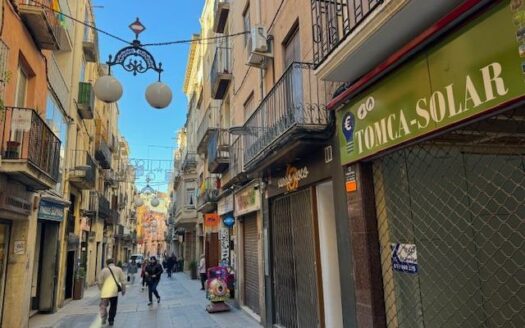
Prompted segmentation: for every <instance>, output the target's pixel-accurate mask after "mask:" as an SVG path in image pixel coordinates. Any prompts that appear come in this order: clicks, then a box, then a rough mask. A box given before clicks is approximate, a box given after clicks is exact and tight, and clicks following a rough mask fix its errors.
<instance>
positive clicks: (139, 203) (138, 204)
mask: <svg viewBox="0 0 525 328" xmlns="http://www.w3.org/2000/svg"><path fill="white" fill-rule="evenodd" d="M142 205H144V201H143V200H142V198H140V197H139V196H137V197H135V207H141V206H142Z"/></svg>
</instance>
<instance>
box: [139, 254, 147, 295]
mask: <svg viewBox="0 0 525 328" xmlns="http://www.w3.org/2000/svg"><path fill="white" fill-rule="evenodd" d="M148 264H149V261H148V259H145V260H144V262H143V263H142V268H141V270H140V277H141V278H142V291H144V286H145V285H146V282H147V281H146V267H147V266H148Z"/></svg>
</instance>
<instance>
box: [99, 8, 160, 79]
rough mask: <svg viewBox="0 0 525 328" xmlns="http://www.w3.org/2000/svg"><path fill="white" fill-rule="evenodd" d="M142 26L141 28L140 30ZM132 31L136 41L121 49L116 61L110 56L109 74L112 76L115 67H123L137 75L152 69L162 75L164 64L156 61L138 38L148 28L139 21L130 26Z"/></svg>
mask: <svg viewBox="0 0 525 328" xmlns="http://www.w3.org/2000/svg"><path fill="white" fill-rule="evenodd" d="M139 26H140V28H138V27H139ZM130 29H131V30H132V31H133V32H134V33H135V40H133V42H132V43H131V45H130V46H127V47H125V48H122V49H120V50H119V51H118V52H117V54H116V55H115V57H114V59H113V56H112V55H109V60H108V61H107V62H106V64H108V66H109V74H111V67H112V66H115V65H121V66H122V68H124V69H125V70H126V71H128V72H130V73H133V75H137V73H141V74H142V73H145V72H147V71H148V70H150V69H152V70H154V71H155V72H157V73H158V74H159V82H160V75H161V73H162V71H163V69H162V63H160V62H159V63H158V65H157V62H156V61H155V58H154V57H153V55H152V54H151V53H150V52H149V51H147V50H146V49H144V48H143V47H142V44H141V43H140V41H139V39H138V37H139V34H140V33H141V32H143V31H144V30H145V29H146V27H144V25H142V23H140V21H139V19H138V18H137V20H136V21H135V22H134V23H132V24H131V25H130Z"/></svg>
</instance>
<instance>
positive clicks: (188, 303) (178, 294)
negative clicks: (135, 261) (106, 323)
mask: <svg viewBox="0 0 525 328" xmlns="http://www.w3.org/2000/svg"><path fill="white" fill-rule="evenodd" d="M159 293H160V295H161V303H160V304H157V303H153V305H152V306H148V305H147V289H145V290H144V291H142V290H141V287H140V281H139V280H137V281H135V284H134V285H129V286H128V290H127V293H126V295H124V296H120V297H119V304H118V312H117V316H116V318H115V325H114V327H126V328H134V327H148V328H155V327H163V328H164V327H166V328H168V327H177V328H190V327H192V328H193V327H195V328H196V327H199V328H205V327H232V328H236V327H237V328H240V327H243V328H251V327H260V326H259V324H257V323H256V322H255V321H254V320H253V319H252V318H250V317H249V316H248V315H247V314H245V313H244V312H243V311H239V310H237V309H235V308H234V307H233V306H232V307H231V308H232V310H231V311H230V312H223V313H215V314H209V313H208V312H206V310H205V307H206V305H207V304H208V301H207V300H206V298H205V296H204V292H203V291H201V290H200V285H199V281H198V280H191V279H189V278H188V276H187V275H186V274H183V273H178V274H175V275H174V278H172V279H168V278H167V277H166V275H165V274H164V276H163V277H162V279H161V282H160V285H159ZM98 304H99V293H98V289H97V288H96V287H91V288H89V289H87V290H86V292H85V296H84V298H83V299H82V300H79V301H71V302H69V303H68V304H67V305H66V306H64V307H63V308H62V309H60V310H59V311H58V312H56V313H54V314H38V315H36V316H34V317H32V318H31V319H30V320H29V327H30V328H87V327H90V328H98V327H103V325H102V323H101V320H100V316H99V315H98Z"/></svg>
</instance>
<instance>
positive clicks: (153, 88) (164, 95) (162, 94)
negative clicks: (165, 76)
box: [146, 82, 173, 109]
mask: <svg viewBox="0 0 525 328" xmlns="http://www.w3.org/2000/svg"><path fill="white" fill-rule="evenodd" d="M172 96H173V95H172V93H171V89H170V88H169V87H168V86H167V85H166V84H164V83H162V82H155V83H152V84H150V85H149V86H148V88H147V89H146V100H147V101H148V103H149V104H150V105H151V107H153V108H157V109H163V108H166V107H168V105H169V104H170V102H171V98H172Z"/></svg>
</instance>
